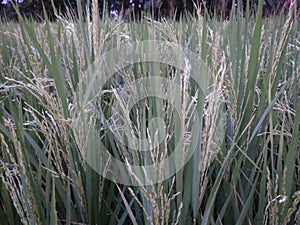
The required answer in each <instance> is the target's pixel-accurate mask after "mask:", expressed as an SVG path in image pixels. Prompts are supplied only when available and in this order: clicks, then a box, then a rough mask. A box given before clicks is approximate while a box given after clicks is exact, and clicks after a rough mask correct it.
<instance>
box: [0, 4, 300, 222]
mask: <svg viewBox="0 0 300 225" xmlns="http://www.w3.org/2000/svg"><path fill="white" fill-rule="evenodd" d="M293 7H294V8H293ZM92 12H93V13H94V15H96V13H95V12H97V10H96V9H93V10H92ZM295 12H296V10H295V4H292V5H291V8H290V11H289V13H288V15H286V16H277V17H276V18H272V19H268V20H263V19H262V1H260V6H259V7H258V12H257V18H256V20H254V19H249V17H248V15H246V16H241V15H239V14H238V13H237V15H232V18H231V20H230V21H219V20H217V19H215V18H212V19H208V18H205V17H201V16H200V12H199V15H198V17H197V18H189V19H187V20H185V21H182V20H180V21H172V20H168V21H161V22H158V21H154V20H151V19H148V18H145V19H143V20H142V21H140V22H138V23H124V22H122V21H111V20H109V19H108V18H106V19H104V18H101V19H100V18H99V17H97V16H94V17H93V20H92V21H89V18H90V17H88V18H86V19H83V16H82V15H80V16H79V19H78V20H76V21H73V22H72V21H70V20H66V19H64V18H61V17H60V18H58V20H57V21H56V22H55V23H50V22H48V21H47V20H46V21H45V22H44V23H33V22H30V21H26V20H24V21H20V23H18V24H17V23H1V24H0V63H1V67H0V149H1V150H0V178H1V180H0V189H1V190H0V218H1V219H0V223H1V224H3V225H6V224H51V225H52V224H101V225H104V224H182V225H186V224H203V225H204V224H286V223H288V222H290V223H295V224H299V223H300V219H299V213H300V207H299V205H300V191H299V190H300V176H299V174H300V172H299V165H300V154H299V153H300V151H299V148H300V141H299V135H300V131H299V126H300V90H299V86H300V42H299V40H300V25H299V21H297V20H296V19H295ZM141 40H158V41H166V42H169V43H175V44H179V45H182V46H183V47H189V48H190V49H191V50H192V51H193V52H196V53H197V54H198V58H199V62H200V60H203V61H204V62H205V63H206V64H207V66H208V67H209V69H210V71H211V73H212V74H213V78H212V80H211V81H210V82H211V86H210V88H209V92H208V93H209V95H208V96H206V98H205V99H202V100H201V98H199V100H198V102H197V104H198V105H199V107H201V105H202V106H204V113H203V114H204V119H203V125H202V126H203V128H202V133H201V137H200V141H199V144H198V146H197V149H196V151H195V154H194V155H193V156H192V158H191V159H190V160H189V161H188V163H187V164H186V165H185V167H184V169H182V170H180V171H179V172H178V173H176V175H174V176H172V177H171V178H169V179H167V180H164V181H162V182H160V183H158V184H155V185H149V186H126V185H122V184H117V183H114V182H112V181H109V180H106V179H105V178H103V177H102V176H100V175H99V174H98V173H97V172H95V171H94V170H93V169H92V168H91V167H90V166H89V165H88V164H87V163H86V161H85V160H84V156H83V151H84V149H83V146H82V143H81V142H82V140H81V139H82V137H80V136H78V132H75V131H74V130H73V128H72V127H73V126H72V122H73V121H72V116H73V114H74V107H76V106H77V105H78V104H80V99H79V98H80V96H79V94H78V93H79V91H78V88H79V87H80V86H79V85H80V84H81V83H82V82H83V81H84V80H85V79H86V76H87V72H86V71H87V68H89V66H90V65H91V64H92V63H93V62H94V61H95V60H96V59H98V57H100V56H101V55H102V54H103V53H106V52H107V51H108V50H109V49H113V48H114V47H116V46H120V45H122V44H130V43H133V42H136V41H141ZM153 71H154V72H153ZM155 71H156V73H155ZM150 72H152V73H155V74H159V75H160V76H162V77H164V78H168V79H170V77H174V79H175V80H176V79H177V81H178V82H179V84H182V83H183V80H184V79H182V80H181V79H180V77H181V76H183V77H184V76H187V77H188V76H189V74H188V73H189V70H188V69H186V70H184V71H176V69H173V68H170V67H167V66H166V65H160V64H159V63H158V64H155V63H154V64H147V63H138V64H134V65H133V66H132V67H131V68H124V69H122V70H121V71H120V74H122V76H121V79H120V76H119V77H118V74H117V75H116V79H117V78H118V79H120V81H119V82H120V84H121V85H126V83H127V82H129V81H132V80H135V79H137V78H140V77H141V76H145V75H146V74H147V73H150ZM182 74H183V75H182ZM109 82H110V83H108V84H107V85H105V90H104V91H105V93H106V94H104V95H103V97H102V98H101V99H98V100H97V101H95V104H97V105H96V106H97V107H98V108H100V106H101V108H102V110H101V111H97V113H98V114H101V115H100V116H101V118H105V120H106V122H107V123H108V122H110V123H115V125H116V126H118V121H114V120H113V119H112V118H113V116H114V115H112V113H111V111H112V110H113V106H115V105H116V104H120V105H122V104H123V103H124V102H125V101H126V99H128V98H129V97H130V96H131V95H133V94H138V89H133V90H130V92H121V93H122V94H123V96H121V95H119V94H117V92H116V89H117V87H116V84H115V83H113V81H109ZM183 87H184V84H183V85H182V88H183ZM153 88H154V89H156V88H159V84H158V86H157V87H153ZM193 88H196V87H193V86H192V85H190V89H187V90H185V91H190V92H191V93H195V92H196V91H195V90H192V89H193ZM103 93H104V92H103ZM184 93H185V92H184V90H183V89H182V90H181V92H180V93H179V94H181V95H180V97H182V98H184ZM177 94H178V93H177ZM172 100H173V101H176V100H177V99H176V98H173V99H172ZM186 101H187V102H186V104H185V105H183V106H182V110H181V112H180V113H182V114H184V115H186V117H184V118H186V119H187V118H188V117H187V114H188V113H189V112H190V111H188V110H189V109H188V108H189V107H187V106H191V105H192V104H191V103H193V104H195V103H194V102H192V99H189V98H188V99H187V100H186ZM221 103H224V104H225V106H224V105H223V104H221ZM139 104H140V105H139V107H140V109H141V111H142V112H139V114H137V113H135V112H134V111H130V112H128V115H129V114H130V117H129V116H128V118H129V119H130V120H132V121H133V122H132V123H130V122H129V123H130V124H131V125H132V126H134V127H135V129H136V131H137V132H140V133H142V134H143V135H144V136H143V137H144V138H145V140H146V142H148V143H149V144H151V143H153V142H155V141H156V139H155V138H154V139H152V138H153V137H151V136H150V135H149V136H147V128H148V126H150V125H149V124H148V120H149V118H150V116H151V114H153V115H152V116H157V117H160V118H161V119H163V120H164V122H165V123H166V124H167V126H168V127H169V128H170V129H171V128H172V127H173V128H174V127H177V124H178V123H179V125H178V126H185V125H186V124H185V123H188V122H183V123H181V122H182V121H176V120H174V118H173V116H172V113H170V112H173V110H174V107H173V106H172V104H171V103H170V104H169V103H168V104H166V103H164V101H163V100H161V99H156V98H149V99H147V100H145V101H144V102H140V103H139ZM123 106H124V104H123ZM153 108H155V110H153ZM124 109H125V111H126V104H125V108H122V110H124ZM220 110H223V111H226V115H227V120H226V131H225V132H226V134H225V138H224V140H221V142H220V143H213V140H214V138H213V135H214V134H215V133H216V132H217V131H218V129H219V127H218V126H217V122H216V121H217V120H216V119H217V118H216V115H215V114H216V113H215V112H217V111H220ZM107 123H99V121H97V120H96V119H95V121H94V120H93V121H92V123H89V124H87V126H90V127H92V126H98V127H99V128H100V130H101V132H100V134H101V140H102V143H103V144H104V145H105V147H106V148H107V149H109V150H110V151H111V153H112V154H113V156H114V157H116V158H120V159H122V160H124V161H128V162H133V163H135V164H137V165H139V164H140V163H141V159H140V158H142V160H145V161H147V162H148V163H149V162H150V163H151V162H153V161H154V158H153V157H152V156H149V155H147V154H145V155H144V156H141V155H138V154H139V153H131V152H129V153H128V152H126V151H124V148H122V146H121V145H120V144H119V143H117V142H115V141H113V139H114V138H115V136H114V135H115V134H114V133H113V131H111V130H110V129H107ZM129 123H128V124H129ZM103 124H104V125H103ZM105 124H106V125H105ZM125 125H126V124H125ZM125 125H124V126H125ZM139 125H141V126H139ZM199 126H200V125H199ZM121 129H122V127H121ZM184 131H185V130H182V132H184ZM180 135H181V136H182V137H183V138H184V139H183V140H181V142H178V141H177V139H176V138H177V137H176V136H172V133H170V136H169V137H165V139H164V140H163V143H165V145H162V146H161V147H159V148H158V150H157V151H158V152H157V155H158V156H161V155H163V154H162V152H161V151H163V150H165V151H170V152H172V151H173V150H174V147H175V146H176V145H179V144H181V145H182V149H185V148H188V144H186V143H189V137H188V136H187V135H186V134H185V133H181V134H180ZM216 144H217V146H216ZM211 146H215V147H214V148H211ZM184 154H185V152H184V151H183V152H182V157H184ZM161 157H163V156H161ZM105 163H106V162H105ZM199 167H200V169H199ZM157 169H158V171H157V172H158V173H160V172H161V171H160V168H157ZM107 172H108V173H109V171H107ZM124 172H125V174H127V175H129V176H130V175H132V172H131V171H130V170H128V171H124ZM132 179H135V178H134V177H133V178H132Z"/></svg>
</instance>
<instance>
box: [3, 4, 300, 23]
mask: <svg viewBox="0 0 300 225" xmlns="http://www.w3.org/2000/svg"><path fill="white" fill-rule="evenodd" d="M0 1H1V0H0ZM79 1H80V3H81V5H82V6H83V7H82V8H83V9H87V6H90V7H91V2H92V0H52V1H51V0H2V1H1V4H0V7H1V9H0V17H1V18H2V20H17V19H18V15H17V13H16V11H15V8H14V7H13V6H14V5H15V6H18V8H19V11H20V13H21V15H22V16H24V17H26V18H29V19H34V20H38V21H42V20H43V19H44V15H45V14H44V11H43V8H44V9H45V11H46V12H47V16H48V17H49V18H50V19H51V20H55V10H53V6H55V8H56V9H57V10H58V12H59V13H62V14H63V15H70V14H71V15H73V16H75V17H76V16H77V15H78V3H79ZM291 1H292V0H264V3H263V4H264V16H265V17H267V16H271V15H273V14H278V13H281V12H285V11H287V10H288V7H289V5H290V3H291ZM247 2H249V6H250V7H249V8H250V12H251V13H252V14H255V11H256V7H257V3H258V0H119V1H118V0H98V4H99V14H100V15H103V12H107V15H110V16H111V17H114V18H118V17H120V16H122V17H124V18H128V17H130V18H139V17H140V16H141V15H142V14H143V13H145V12H151V13H153V14H154V16H155V17H156V18H161V17H174V16H175V17H176V18H180V17H181V16H183V15H187V14H192V13H193V12H194V11H195V5H198V6H200V7H201V8H202V9H205V10H202V11H203V12H207V13H208V14H209V15H211V16H217V17H219V18H221V19H228V18H229V16H230V12H231V10H232V9H235V8H236V7H237V6H238V5H239V6H240V8H241V9H242V11H245V9H246V5H247ZM297 3H298V17H299V18H300V7H299V6H300V1H299V0H297ZM83 11H85V10H83Z"/></svg>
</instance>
